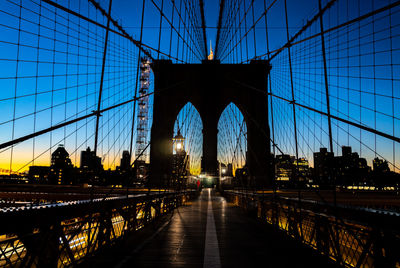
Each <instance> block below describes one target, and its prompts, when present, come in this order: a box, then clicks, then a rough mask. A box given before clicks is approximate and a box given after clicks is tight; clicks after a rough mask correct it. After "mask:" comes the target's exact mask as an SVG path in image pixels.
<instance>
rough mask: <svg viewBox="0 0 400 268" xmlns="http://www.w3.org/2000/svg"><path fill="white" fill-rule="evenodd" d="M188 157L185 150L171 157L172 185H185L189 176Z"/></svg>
mask: <svg viewBox="0 0 400 268" xmlns="http://www.w3.org/2000/svg"><path fill="white" fill-rule="evenodd" d="M189 159H190V158H189V155H187V154H186V151H185V150H181V151H180V152H177V153H176V154H174V155H172V179H173V184H174V185H186V182H187V178H188V176H189V175H190V161H189Z"/></svg>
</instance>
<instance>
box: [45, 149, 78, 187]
mask: <svg viewBox="0 0 400 268" xmlns="http://www.w3.org/2000/svg"><path fill="white" fill-rule="evenodd" d="M49 183H52V184H72V183H74V178H73V166H72V162H71V159H70V158H69V153H68V152H67V150H65V148H64V145H62V144H60V145H59V146H58V148H57V149H56V150H55V151H54V152H53V153H52V154H51V165H50V173H49Z"/></svg>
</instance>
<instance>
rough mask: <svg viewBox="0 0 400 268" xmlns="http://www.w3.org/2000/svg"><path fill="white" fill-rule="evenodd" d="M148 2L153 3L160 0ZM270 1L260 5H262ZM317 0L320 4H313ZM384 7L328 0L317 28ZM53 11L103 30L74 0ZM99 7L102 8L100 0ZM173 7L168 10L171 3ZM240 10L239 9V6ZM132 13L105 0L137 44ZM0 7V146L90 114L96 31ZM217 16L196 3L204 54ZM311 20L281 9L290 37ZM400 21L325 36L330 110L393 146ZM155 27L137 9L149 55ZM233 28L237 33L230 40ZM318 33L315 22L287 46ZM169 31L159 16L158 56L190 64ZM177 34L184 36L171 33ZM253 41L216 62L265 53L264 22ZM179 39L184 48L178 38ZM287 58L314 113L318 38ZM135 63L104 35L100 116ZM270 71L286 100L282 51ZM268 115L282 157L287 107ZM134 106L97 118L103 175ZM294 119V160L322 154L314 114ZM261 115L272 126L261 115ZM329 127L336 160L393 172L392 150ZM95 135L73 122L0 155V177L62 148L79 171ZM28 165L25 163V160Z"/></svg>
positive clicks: (304, 6)
mask: <svg viewBox="0 0 400 268" xmlns="http://www.w3.org/2000/svg"><path fill="white" fill-rule="evenodd" d="M154 2H155V3H156V4H157V5H158V6H161V3H162V1H161V0H158V1H155V0H154ZM272 2H273V1H272V0H268V1H266V4H267V6H269V5H270V4H271V3H272ZM326 2H327V1H322V3H323V6H324V5H325V4H326ZM392 2H393V1H389V0H385V1H371V0H368V1H355V0H354V1H353V0H348V1H347V0H346V1H345V0H338V1H337V3H336V4H335V5H334V6H333V7H332V8H331V9H330V10H329V11H328V12H327V13H326V15H325V16H324V21H323V22H324V27H325V29H329V28H332V27H334V26H336V25H339V24H341V23H344V22H346V21H349V20H351V19H354V18H356V17H358V16H360V15H363V14H367V13H368V12H370V11H372V10H376V9H378V8H381V7H384V6H386V5H388V4H389V3H392ZM20 3H21V4H22V5H21V7H20V6H19V4H20ZM58 3H59V4H60V5H63V6H66V7H68V8H70V9H71V10H74V11H76V12H78V13H81V14H82V15H84V16H87V17H89V18H90V19H92V20H95V21H97V22H98V23H100V24H102V25H106V22H107V20H106V18H105V17H103V16H102V15H101V14H100V13H99V12H98V11H96V10H95V9H94V8H93V6H91V5H88V4H87V3H86V1H85V0H80V1H78V0H76V1H65V0H60V1H58ZM99 3H100V5H101V6H102V7H103V8H104V9H108V1H106V0H104V1H99ZM163 3H164V4H163V5H164V6H163V11H164V12H165V14H166V16H167V18H168V19H169V20H170V21H172V16H171V15H172V7H173V6H172V4H171V3H172V2H171V1H169V0H164V1H163ZM175 3H176V4H177V5H178V3H179V1H177V0H176V1H175ZM227 3H229V1H227ZM245 3H246V7H248V6H249V3H250V1H245ZM177 8H179V7H177ZM141 9H142V1H127V0H114V1H113V6H112V16H113V18H116V19H117V20H118V22H119V24H121V25H122V26H124V28H125V29H126V31H127V32H128V33H129V34H130V35H132V36H133V38H135V39H139V36H140V20H141ZM0 10H1V12H0V32H1V35H0V88H1V91H0V111H1V114H0V133H1V135H0V143H3V142H6V141H9V140H11V139H12V138H18V137H21V136H24V135H27V134H29V133H32V132H33V131H38V130H41V129H44V128H47V127H49V126H52V125H55V124H57V123H61V122H64V121H68V120H71V119H74V118H77V117H79V116H82V115H85V114H88V113H90V112H92V111H93V110H96V108H97V102H98V92H99V85H100V77H101V66H102V55H103V48H104V36H105V31H104V29H102V28H100V27H97V26H93V25H92V24H90V23H88V22H86V21H84V20H82V19H78V18H77V17H75V16H74V15H71V14H67V13H65V12H63V11H60V10H56V9H55V8H54V7H51V6H49V5H48V4H45V3H44V2H41V1H39V0H21V1H19V0H10V1H2V2H1V3H0ZM263 10H264V1H263V0H256V1H255V2H254V14H255V15H254V17H255V18H256V19H257V18H258V17H259V16H260V15H261V14H262V12H263ZM218 11H219V2H218V1H211V0H205V18H206V25H207V27H208V28H207V39H208V40H207V46H208V45H209V42H210V41H211V42H212V44H213V48H214V49H215V38H216V28H215V27H216V26H217V20H218ZM317 11H318V1H316V0H301V1H291V0H288V20H289V36H293V35H294V34H295V33H296V32H297V31H298V30H299V29H300V28H301V27H302V26H303V25H304V24H305V23H306V21H307V19H310V18H311V17H313V16H314V15H315V14H316V12H317ZM399 12H400V10H399V8H398V7H395V8H393V9H391V10H390V11H385V12H383V13H379V14H377V15H375V16H373V17H369V18H367V19H365V20H362V21H361V22H357V23H353V24H350V25H348V26H345V27H342V28H340V29H338V30H334V31H331V32H329V33H327V34H326V35H325V45H326V51H327V55H326V57H327V69H328V85H329V92H330V103H331V113H332V114H333V115H336V116H338V117H341V118H344V119H348V120H352V121H354V122H357V123H360V124H363V125H366V126H368V127H371V128H374V129H377V130H379V131H382V132H385V133H388V134H390V135H393V136H396V137H399V136H400V115H399V111H400V80H399V77H400V62H399V59H400V52H399V50H400V37H399V36H400V26H399V21H400V20H399ZM284 15H285V13H284V1H282V0H281V1H276V3H274V5H273V6H272V8H271V9H270V10H269V11H268V15H267V17H268V20H267V22H268V27H269V30H268V37H269V42H270V44H269V46H270V50H275V49H278V48H281V47H282V45H283V44H284V43H285V42H286V22H285V20H284ZM20 17H21V19H20ZM178 22H179V18H178V17H177V14H176V12H175V15H174V22H173V24H174V26H175V27H176V28H178V27H179V24H178ZM246 23H247V25H246V26H247V28H249V26H250V25H251V24H252V17H251V16H250V17H248V18H247V20H246ZM159 24H160V15H159V12H158V11H157V9H156V7H155V5H154V4H153V3H152V1H151V0H146V9H145V17H144V34H143V43H144V44H146V45H149V46H151V47H153V48H157V47H158V41H159V39H158V37H159V33H160V32H159ZM389 25H391V26H392V27H389ZM242 26H243V25H242ZM112 29H115V28H114V27H112ZM244 31H245V30H244V26H243V27H242V29H241V33H242V34H243V33H244ZM319 31H320V25H319V21H317V23H314V24H313V25H312V26H311V27H310V28H309V29H308V30H307V31H305V32H304V33H303V34H302V35H301V36H299V37H298V39H296V40H297V41H299V40H302V39H304V38H307V37H309V36H312V35H313V34H315V33H318V32H319ZM170 33H171V29H170V27H169V26H168V24H167V23H166V20H165V19H163V23H162V30H161V44H160V50H161V51H163V52H164V53H166V54H169V52H171V55H172V56H173V57H178V58H180V59H184V60H186V59H188V60H189V61H190V62H199V59H197V58H195V57H192V56H191V55H190V53H187V51H189V50H188V49H186V50H182V41H181V40H180V41H179V49H178V37H177V34H176V33H175V32H173V35H172V42H171V43H170V42H169V41H170ZM180 34H181V35H184V34H185V31H183V30H182V25H181V32H180ZM255 34H256V42H255V44H254V41H253V32H250V33H249V35H248V40H247V43H248V44H247V47H248V49H247V51H246V45H245V41H246V40H245V39H243V42H242V43H241V44H239V45H238V46H237V47H236V49H235V50H233V52H232V53H231V54H230V56H228V57H227V58H224V62H232V61H235V62H241V61H242V60H246V59H247V55H246V53H248V54H249V55H248V57H249V58H252V57H254V56H256V55H264V54H265V53H266V38H265V22H264V19H262V20H260V23H259V24H257V25H256V27H255ZM238 35H239V34H238ZM238 35H237V36H238ZM238 37H239V36H238ZM239 38H240V37H239ZM186 40H188V42H190V41H189V40H190V38H187V36H186ZM235 42H236V41H234V43H235ZM18 44H19V46H18ZM255 48H256V49H257V51H255ZM194 50H195V49H194ZM240 54H242V56H241V57H240ZM152 55H153V57H155V58H157V57H161V58H162V57H163V56H162V55H160V56H159V55H157V53H155V52H152ZM291 56H292V67H293V70H292V71H293V84H294V92H295V99H296V100H297V101H298V102H299V103H302V104H304V105H308V106H311V107H313V108H315V109H318V110H321V111H323V112H325V111H326V109H327V106H326V95H325V83H324V73H323V61H322V54H321V40H320V38H319V37H317V38H312V39H310V40H308V41H305V42H301V43H299V44H297V45H295V46H293V47H292V48H291ZM137 58H138V49H137V48H136V47H135V46H134V45H133V44H132V43H131V42H129V41H128V40H126V39H125V38H123V37H120V36H118V35H116V34H114V33H110V36H109V45H108V50H107V60H106V68H105V76H104V88H103V96H102V103H101V108H107V107H110V106H112V105H115V104H118V103H121V102H123V101H126V100H129V99H131V98H132V97H133V96H134V92H135V90H134V88H135V87H136V68H137ZM17 60H18V63H17ZM271 64H272V67H273V68H272V71H271V89H272V91H273V93H274V94H276V95H279V96H281V97H284V98H287V99H292V95H291V84H290V72H289V64H288V51H287V49H286V50H284V51H283V52H282V53H280V54H279V55H278V56H277V57H276V58H274V60H273V61H272V62H271ZM16 77H18V79H16ZM150 105H151V103H150ZM270 108H271V107H270ZM272 108H273V110H274V112H273V113H272V111H270V115H272V114H273V115H274V116H273V117H274V119H275V122H274V123H275V128H274V133H275V142H276V143H277V144H278V146H280V148H281V149H282V150H284V151H285V152H287V153H290V154H292V155H293V154H294V151H295V150H294V143H293V136H294V135H293V134H294V133H293V116H292V113H293V111H292V106H291V105H289V104H288V103H286V102H283V101H280V100H278V99H273V103H272ZM133 109H134V106H133V103H130V104H129V105H125V106H123V107H122V108H121V109H119V110H118V111H117V110H112V111H109V112H106V113H104V114H103V115H102V116H101V117H100V126H101V127H100V132H99V155H100V156H101V157H102V159H103V163H104V164H105V166H106V167H111V168H114V167H115V166H116V165H119V158H120V155H121V153H122V150H126V149H128V148H129V144H130V128H131V122H132V114H133ZM296 112H297V118H296V119H297V127H298V136H299V145H298V147H299V154H300V156H304V157H306V158H308V159H310V160H311V159H312V152H313V151H318V149H319V147H322V146H323V147H328V135H327V120H326V117H324V116H321V115H319V114H316V113H313V112H310V111H307V110H304V109H302V108H298V109H297V110H296ZM150 117H151V115H150ZM270 118H271V119H270V124H271V125H272V121H271V120H272V116H270ZM332 124H333V139H334V152H335V154H339V155H340V146H342V145H351V146H352V147H353V150H355V151H357V152H358V153H359V154H360V155H362V156H363V157H367V159H368V161H369V164H371V159H372V158H373V157H375V156H378V157H384V158H385V159H387V160H388V161H389V162H391V163H392V164H394V163H396V166H397V167H399V163H400V162H399V160H400V145H399V144H398V143H394V142H392V141H390V140H387V139H385V138H381V137H379V136H376V135H373V134H371V133H368V132H366V131H360V130H359V129H357V128H355V127H349V126H348V125H346V124H344V123H340V122H337V121H335V120H333V122H332ZM94 126H95V118H91V119H87V120H83V121H80V122H79V123H76V124H72V125H70V126H68V127H65V128H62V129H59V130H56V131H53V132H52V133H48V134H45V135H42V136H39V137H37V138H35V139H33V140H32V139H31V140H28V141H26V142H23V143H21V144H18V145H16V146H14V147H13V148H8V149H5V150H3V151H0V168H2V169H10V167H11V169H12V170H20V171H23V170H25V169H26V168H27V167H28V166H29V165H31V164H48V163H49V160H50V154H51V152H52V151H53V150H54V149H55V148H56V147H57V146H58V144H60V143H62V144H65V146H66V148H67V150H68V151H69V152H70V153H71V158H72V160H73V162H74V163H75V164H76V165H79V151H80V150H84V149H85V148H86V147H87V146H90V147H92V148H93V144H94V136H93V133H94ZM135 133H136V132H135ZM232 135H236V134H235V133H234V134H232ZM33 159H35V161H33V162H32V160H33ZM311 162H312V161H311ZM391 167H392V168H393V165H392V166H391Z"/></svg>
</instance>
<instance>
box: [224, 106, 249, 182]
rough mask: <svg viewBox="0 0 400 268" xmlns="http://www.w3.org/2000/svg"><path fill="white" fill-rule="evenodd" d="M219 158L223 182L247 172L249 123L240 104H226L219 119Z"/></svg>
mask: <svg viewBox="0 0 400 268" xmlns="http://www.w3.org/2000/svg"><path fill="white" fill-rule="evenodd" d="M217 159H218V162H219V165H220V174H221V183H224V180H228V181H229V178H232V177H234V176H235V177H238V175H240V174H241V173H246V167H247V165H246V163H247V124H246V121H245V118H244V116H243V114H242V112H241V111H240V109H239V108H238V106H236V105H235V104H234V103H232V102H231V103H230V104H229V105H228V106H226V108H225V109H224V111H223V112H222V114H221V116H220V118H219V121H218V152H217ZM229 183H231V181H229Z"/></svg>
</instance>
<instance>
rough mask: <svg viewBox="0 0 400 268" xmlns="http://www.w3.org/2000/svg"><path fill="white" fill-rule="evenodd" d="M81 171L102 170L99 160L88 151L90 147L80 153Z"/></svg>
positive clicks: (93, 153) (92, 152)
mask: <svg viewBox="0 0 400 268" xmlns="http://www.w3.org/2000/svg"><path fill="white" fill-rule="evenodd" d="M80 167H81V169H88V170H93V171H97V170H101V169H103V167H102V165H101V158H100V157H98V156H96V154H95V152H94V151H91V150H90V147H87V149H86V151H81V165H80Z"/></svg>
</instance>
